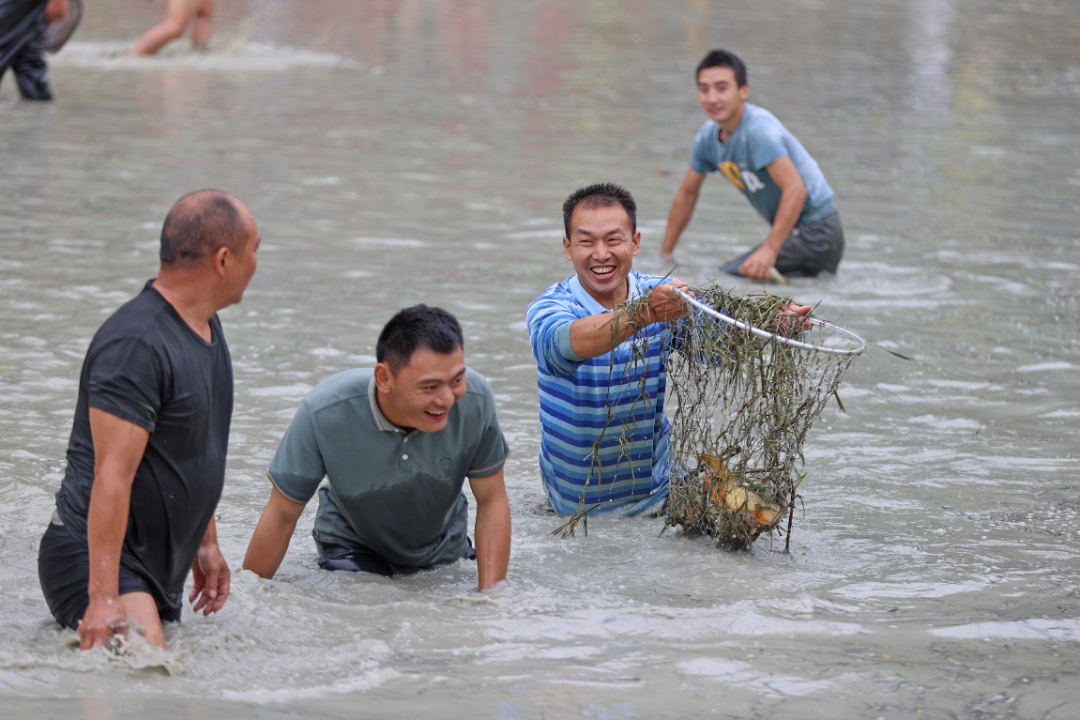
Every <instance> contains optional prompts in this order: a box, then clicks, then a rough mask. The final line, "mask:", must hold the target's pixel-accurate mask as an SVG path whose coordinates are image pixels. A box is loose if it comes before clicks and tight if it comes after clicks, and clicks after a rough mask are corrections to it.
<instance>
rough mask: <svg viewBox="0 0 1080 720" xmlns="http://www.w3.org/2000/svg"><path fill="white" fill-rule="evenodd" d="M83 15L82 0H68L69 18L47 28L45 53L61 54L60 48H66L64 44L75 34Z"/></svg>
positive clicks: (50, 24)
mask: <svg viewBox="0 0 1080 720" xmlns="http://www.w3.org/2000/svg"><path fill="white" fill-rule="evenodd" d="M82 15H83V6H82V0H68V12H67V16H65V17H64V19H63V20H57V21H56V22H54V23H49V25H48V27H46V28H45V51H46V52H50V53H58V52H60V48H62V47H64V43H66V42H67V41H68V38H70V37H71V35H72V34H73V33H74V32H75V28H77V27H78V26H79V21H80V20H82Z"/></svg>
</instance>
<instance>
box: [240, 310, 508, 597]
mask: <svg viewBox="0 0 1080 720" xmlns="http://www.w3.org/2000/svg"><path fill="white" fill-rule="evenodd" d="M463 348H464V339H463V336H462V332H461V325H459V324H458V321H457V320H456V319H455V318H454V316H453V315H451V314H450V313H448V312H446V311H445V310H441V309H439V308H431V307H427V306H426V305H416V306H414V307H410V308H406V309H404V310H402V311H401V312H399V313H398V314H397V315H395V316H394V317H393V318H391V320H390V322H388V323H387V324H386V327H384V328H383V330H382V333H380V335H379V341H378V343H377V344H376V346H375V356H376V360H377V361H378V364H377V365H376V366H375V368H374V370H368V369H357V370H347V371H345V372H343V373H338V374H337V375H333V376H331V377H329V378H327V379H326V380H324V381H323V382H321V383H319V385H318V387H316V388H315V389H314V390H313V391H312V392H311V394H310V395H308V396H307V398H305V399H304V402H303V403H302V404H301V405H300V409H299V410H297V412H296V416H295V417H294V418H293V421H292V424H291V425H289V429H288V430H287V431H286V432H285V436H284V437H283V438H282V439H281V444H280V445H279V446H278V450H277V453H276V454H275V455H274V459H273V460H272V461H271V462H270V469H269V473H268V474H269V476H270V481H271V483H272V484H273V487H272V488H271V491H270V501H269V502H268V503H267V504H266V508H265V509H264V510H263V513H262V517H261V518H260V519H259V524H258V526H257V527H256V529H255V535H254V536H253V537H252V538H251V543H250V544H249V545H248V550H247V555H246V557H245V558H244V567H245V568H246V569H248V570H252V571H254V572H255V573H256V574H258V575H260V576H261V577H265V578H269V577H273V575H274V573H275V572H277V569H278V566H279V565H281V560H282V558H284V557H285V551H286V550H287V549H288V547H289V540H290V539H291V538H292V534H293V531H294V530H295V529H296V522H297V520H298V519H299V517H300V514H301V513H302V512H303V510H304V506H305V505H306V504H307V502H308V501H309V500H310V499H311V498H312V496H313V495H314V494H315V492H316V490H317V491H318V493H319V511H318V513H317V515H316V516H315V529H314V530H313V531H312V535H314V537H315V547H316V548H317V549H318V551H319V566H320V567H323V568H325V569H327V570H349V571H354V572H356V571H359V572H372V573H377V574H379V575H384V576H387V577H390V576H392V575H396V574H399V573H406V572H412V571H415V570H421V569H425V568H435V567H440V566H443V565H449V564H450V563H453V562H456V561H457V560H459V559H461V558H470V559H472V558H475V559H476V560H477V563H478V565H479V575H480V582H479V586H480V589H481V590H483V589H485V588H488V587H491V586H492V585H494V584H495V583H497V582H499V581H500V580H502V579H503V578H505V577H506V567H507V564H508V562H509V559H510V504H509V502H508V500H507V497H506V487H505V485H504V483H503V463H504V462H505V461H506V456H507V454H508V450H507V445H506V440H505V439H504V438H503V434H502V430H500V428H499V419H498V417H497V415H496V412H495V399H494V396H493V395H492V393H491V388H490V387H488V384H487V382H486V381H485V380H484V378H483V377H481V376H480V375H478V374H477V373H475V372H473V371H472V370H470V369H468V368H467V367H465V356H464V349H463ZM323 477H325V478H326V479H327V481H328V482H327V484H326V485H323V486H322V487H319V485H320V484H321V483H322V480H323ZM466 477H467V478H469V484H470V486H471V488H472V492H473V496H474V497H475V498H476V504H477V509H476V527H475V531H476V549H475V552H474V551H473V548H472V546H471V543H470V541H469V538H468V537H467V535H466V531H467V520H468V501H467V500H466V499H465V496H464V495H462V493H461V488H462V485H463V484H464V482H465V478H466Z"/></svg>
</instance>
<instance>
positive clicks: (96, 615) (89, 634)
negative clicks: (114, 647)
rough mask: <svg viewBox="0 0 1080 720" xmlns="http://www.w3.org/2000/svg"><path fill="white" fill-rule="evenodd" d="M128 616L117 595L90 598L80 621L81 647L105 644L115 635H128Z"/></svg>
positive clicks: (81, 648) (88, 647) (89, 647)
mask: <svg viewBox="0 0 1080 720" xmlns="http://www.w3.org/2000/svg"><path fill="white" fill-rule="evenodd" d="M127 629H128V628H127V617H126V614H125V613H124V608H123V606H122V605H121V604H120V598H119V597H117V596H115V595H114V596H112V597H101V598H90V604H89V605H87V606H86V612H85V613H83V619H82V620H80V621H79V627H78V630H79V649H80V650H89V649H91V648H95V647H97V646H98V645H104V644H105V643H106V642H108V640H109V638H110V637H112V636H113V635H124V636H126V635H127Z"/></svg>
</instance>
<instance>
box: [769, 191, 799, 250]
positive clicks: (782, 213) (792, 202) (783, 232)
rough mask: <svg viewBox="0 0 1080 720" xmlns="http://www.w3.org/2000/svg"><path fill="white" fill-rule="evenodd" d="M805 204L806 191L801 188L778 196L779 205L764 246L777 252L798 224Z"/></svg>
mask: <svg viewBox="0 0 1080 720" xmlns="http://www.w3.org/2000/svg"><path fill="white" fill-rule="evenodd" d="M805 203H806V190H805V189H803V188H802V187H798V188H792V189H791V190H784V191H783V192H781V194H780V204H779V206H778V207H777V208H776V217H774V218H773V225H772V229H771V230H770V231H769V234H768V236H767V237H766V238H765V245H766V246H768V247H770V248H772V249H773V250H775V251H777V252H779V251H780V248H781V247H782V246H783V245H784V242H785V241H786V240H787V239H788V237H789V236H790V235H791V231H792V230H793V229H794V228H795V225H797V224H798V222H799V215H801V214H802V209H803V205H804V204H805Z"/></svg>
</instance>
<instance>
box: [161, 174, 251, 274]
mask: <svg viewBox="0 0 1080 720" xmlns="http://www.w3.org/2000/svg"><path fill="white" fill-rule="evenodd" d="M247 215H248V213H247V212H246V210H244V209H243V206H241V205H240V203H239V202H238V201H237V200H236V198H234V197H233V196H232V195H230V194H228V193H227V192H222V191H221V190H197V191H195V192H193V193H189V194H187V195H185V196H184V197H182V198H180V199H179V200H177V201H176V204H175V205H173V208H172V210H170V211H169V215H168V217H166V218H165V225H164V227H162V228H161V262H162V263H163V264H165V265H170V266H174V267H176V266H192V265H196V264H198V263H199V261H201V260H203V259H205V258H206V257H208V256H210V255H212V254H213V253H214V251H216V250H217V249H218V248H220V247H223V246H224V247H227V248H228V249H229V251H230V252H232V253H233V254H234V255H239V254H240V252H241V251H242V250H243V248H244V243H245V242H246V240H247V238H248V235H249V234H250V232H251V231H250V228H249V224H248V218H247Z"/></svg>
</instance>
